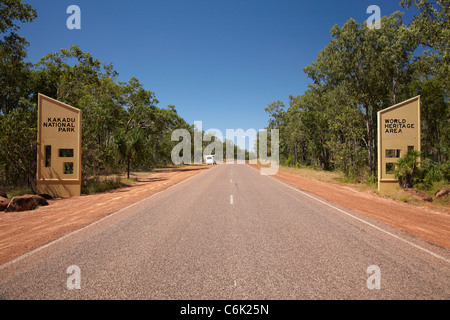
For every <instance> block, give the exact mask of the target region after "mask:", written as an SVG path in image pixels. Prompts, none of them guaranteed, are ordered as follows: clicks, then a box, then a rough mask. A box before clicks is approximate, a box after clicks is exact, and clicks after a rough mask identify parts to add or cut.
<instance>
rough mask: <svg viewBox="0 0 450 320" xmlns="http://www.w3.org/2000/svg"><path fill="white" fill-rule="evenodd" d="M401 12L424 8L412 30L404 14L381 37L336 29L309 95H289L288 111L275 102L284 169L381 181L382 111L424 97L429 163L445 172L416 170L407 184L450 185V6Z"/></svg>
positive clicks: (385, 21)
mask: <svg viewBox="0 0 450 320" xmlns="http://www.w3.org/2000/svg"><path fill="white" fill-rule="evenodd" d="M402 5H403V6H405V7H406V8H408V7H410V6H411V5H415V6H416V7H417V8H418V9H419V14H418V15H417V16H416V17H415V18H414V19H413V21H412V22H411V23H410V24H409V25H408V26H407V25H405V24H403V21H402V16H403V13H400V12H394V13H393V14H392V15H391V16H386V17H382V19H381V29H379V30H377V29H369V28H368V27H367V24H366V23H365V22H362V23H357V22H356V21H355V20H354V19H350V20H348V21H347V22H346V23H344V24H343V25H342V26H337V25H335V26H334V27H333V28H332V29H331V40H330V42H329V43H328V44H327V45H326V46H325V48H324V49H323V50H322V51H320V52H319V53H318V55H317V58H316V60H315V61H314V62H312V63H311V64H310V65H309V66H306V67H305V68H304V69H303V70H304V72H305V73H306V74H307V76H308V77H309V78H310V79H311V80H312V83H311V84H310V85H309V89H308V90H307V91H306V92H304V93H303V94H302V95H299V96H290V97H289V100H290V101H289V107H286V106H285V105H284V104H283V102H280V101H274V102H272V103H271V104H269V105H268V107H267V108H265V111H266V112H267V113H268V114H269V123H268V127H267V128H268V129H272V128H277V129H279V131H280V159H281V160H282V163H285V164H286V165H290V166H291V165H293V164H295V163H297V162H298V163H299V164H300V165H305V166H310V167H318V168H321V169H325V170H338V171H342V172H344V174H345V176H346V177H347V178H348V179H351V178H352V177H356V176H363V177H364V176H369V177H373V181H376V179H375V177H376V176H377V160H378V159H377V158H378V154H377V153H378V145H377V129H378V128H377V113H378V111H380V110H383V109H385V108H388V107H390V106H392V105H394V104H397V103H399V102H401V101H404V100H406V99H409V98H411V97H414V96H417V95H420V96H421V101H422V106H421V111H422V114H421V118H422V123H421V125H422V126H421V127H422V146H423V147H422V150H423V152H424V153H423V156H424V158H429V159H431V160H432V163H435V164H436V166H439V170H438V169H437V167H436V168H435V167H434V165H431V162H427V161H428V160H426V161H425V162H424V163H423V165H422V166H420V167H418V168H415V169H414V170H413V171H414V177H411V178H409V176H408V175H407V173H406V172H404V173H403V174H404V175H406V176H408V177H407V178H405V179H406V180H405V183H406V184H410V183H417V184H419V185H422V186H423V187H426V185H427V181H429V180H435V179H438V178H439V174H442V176H443V178H444V179H448V173H447V174H446V173H445V172H448V169H447V168H448V166H449V165H448V163H449V161H450V157H449V156H450V153H449V152H448V150H450V122H449V121H448V119H449V118H450V107H449V95H448V88H450V84H449V83H448V80H449V79H450V76H449V74H448V70H450V65H449V63H450V60H449V58H450V54H449V50H448V48H449V46H448V41H449V39H450V34H449V32H450V26H449V20H448V16H449V10H450V5H449V0H437V1H435V2H429V1H427V0H403V1H402ZM431 160H430V161H431ZM425 168H427V175H426V176H425V171H424V170H425ZM403 169H404V170H407V166H406V165H405V167H403ZM419 173H421V174H423V176H421V177H420V175H419ZM446 175H447V176H446ZM446 177H447V178H446ZM410 179H413V180H414V179H416V180H417V179H419V180H417V181H415V180H414V181H409V180H410Z"/></svg>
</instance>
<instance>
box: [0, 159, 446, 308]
mask: <svg viewBox="0 0 450 320" xmlns="http://www.w3.org/2000/svg"><path fill="white" fill-rule="evenodd" d="M61 214H64V212H61ZM449 266H450V253H449V252H448V250H446V249H444V248H441V247H438V246H435V245H433V244H430V243H428V242H426V241H423V240H421V239H418V238H415V237H413V236H411V235H409V234H406V233H404V232H402V231H399V230H396V229H394V228H392V227H389V226H387V225H384V224H382V223H379V222H377V221H374V220H371V219H369V218H367V217H364V216H362V215H360V214H358V213H355V212H352V211H350V210H347V209H345V208H342V207H339V206H337V205H334V204H332V203H328V202H326V201H324V200H322V199H320V198H318V197H315V196H311V195H309V194H307V193H305V192H303V191H301V190H299V189H296V188H293V187H290V186H288V185H286V184H284V183H282V182H280V181H277V180H276V179H274V178H272V177H268V176H261V175H260V174H259V172H258V171H257V170H255V169H253V168H251V167H249V166H247V165H218V166H215V167H214V168H212V169H210V170H207V171H205V172H203V173H200V174H198V175H196V176H194V177H192V178H189V179H188V180H186V181H183V182H181V183H179V184H177V185H175V186H173V187H171V188H169V189H167V190H165V191H163V192H160V193H158V194H155V195H153V196H151V197H150V198H147V199H145V200H143V201H140V202H138V203H136V204H134V205H132V206H130V207H127V208H125V209H123V210H121V211H119V212H117V213H115V214H113V215H111V216H109V217H107V218H105V219H103V220H101V221H100V222H98V223H95V224H93V225H91V226H89V227H86V228H84V229H82V230H79V231H77V232H75V233H72V234H70V235H68V236H66V237H64V238H62V239H60V240H58V241H56V242H53V243H51V244H50V245H47V246H45V247H42V248H40V249H38V250H37V251H35V252H33V253H31V254H28V255H25V256H22V257H21V258H19V259H17V260H15V261H13V262H12V263H7V264H4V265H2V266H0V299H148V300H164V299H170V300H197V299H198V300H244V299H245V300H246V299H251V300H260V299H261V300H262V299H271V300H278V299H284V300H291V299H295V300H303V299H449V298H450V286H449V284H450V279H449V278H450V269H449Z"/></svg>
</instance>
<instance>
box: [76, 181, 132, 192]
mask: <svg viewBox="0 0 450 320" xmlns="http://www.w3.org/2000/svg"><path fill="white" fill-rule="evenodd" d="M121 187H123V183H122V181H121V179H120V178H119V177H116V178H109V179H100V178H99V177H93V178H90V179H86V180H85V181H84V183H83V184H82V186H81V192H82V193H83V194H94V193H98V192H105V191H110V190H114V189H118V188H121Z"/></svg>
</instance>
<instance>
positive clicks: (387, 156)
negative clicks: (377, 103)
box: [378, 96, 421, 192]
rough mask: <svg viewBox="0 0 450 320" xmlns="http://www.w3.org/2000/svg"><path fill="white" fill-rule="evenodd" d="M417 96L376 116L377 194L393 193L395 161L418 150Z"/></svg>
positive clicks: (396, 187)
mask: <svg viewBox="0 0 450 320" xmlns="http://www.w3.org/2000/svg"><path fill="white" fill-rule="evenodd" d="M420 130H421V126H420V96H417V97H415V98H412V99H409V100H407V101H404V102H402V103H399V104H396V105H395V106H392V107H390V108H387V109H384V110H381V111H379V112H378V191H381V192H395V191H396V190H397V189H398V188H399V186H398V181H397V179H395V175H394V171H395V168H396V163H397V161H398V159H399V158H401V157H402V156H404V155H405V154H407V153H408V152H409V151H411V150H415V151H420V150H421V141H420V139H421V135H420Z"/></svg>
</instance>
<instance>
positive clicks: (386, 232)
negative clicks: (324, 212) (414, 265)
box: [267, 176, 450, 263]
mask: <svg viewBox="0 0 450 320" xmlns="http://www.w3.org/2000/svg"><path fill="white" fill-rule="evenodd" d="M267 177H268V178H270V179H272V180H274V181H277V182H278V183H280V184H282V185H284V186H286V187H288V188H290V189H292V190H295V191H297V192H300V193H301V194H303V195H305V196H307V197H309V198H311V199H314V200H316V201H318V202H320V203H322V204H325V205H327V206H328V207H330V208H333V209H335V210H337V211H339V212H341V213H343V214H345V215H347V216H349V217H351V218H353V219H356V220H358V221H360V222H362V223H364V224H366V225H368V226H371V227H372V228H374V229H377V230H378V231H381V232H383V233H385V234H387V235H389V236H391V237H394V238H395V239H397V240H400V241H403V242H405V243H407V244H409V245H410V246H413V247H415V248H417V249H419V250H422V251H424V252H426V253H428V254H430V255H432V256H434V257H435V258H438V259H441V260H443V261H445V262H447V263H450V260H449V259H447V258H445V257H443V256H441V255H438V254H436V253H434V252H432V251H430V250H427V249H425V248H423V247H421V246H419V245H417V244H415V243H412V242H411V241H408V240H406V239H403V238H402V237H399V236H397V235H395V234H393V233H391V232H389V231H386V230H384V229H382V228H380V227H377V226H376V225H374V224H372V223H370V222H367V221H365V220H363V219H361V218H358V217H356V216H354V215H352V214H350V213H348V212H345V211H344V210H341V209H339V208H337V207H335V206H333V205H331V204H330V203H328V202H325V201H322V200H320V199H318V198H316V197H313V196H312V195H310V194H308V193H306V192H303V191H302V190H300V189H298V188H296V187H293V186H291V185H289V184H287V183H285V182H283V181H281V180H278V179H276V178H273V177H271V176H267Z"/></svg>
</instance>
